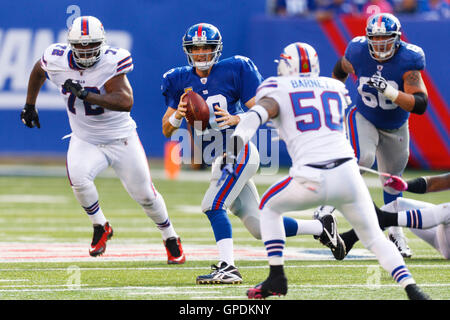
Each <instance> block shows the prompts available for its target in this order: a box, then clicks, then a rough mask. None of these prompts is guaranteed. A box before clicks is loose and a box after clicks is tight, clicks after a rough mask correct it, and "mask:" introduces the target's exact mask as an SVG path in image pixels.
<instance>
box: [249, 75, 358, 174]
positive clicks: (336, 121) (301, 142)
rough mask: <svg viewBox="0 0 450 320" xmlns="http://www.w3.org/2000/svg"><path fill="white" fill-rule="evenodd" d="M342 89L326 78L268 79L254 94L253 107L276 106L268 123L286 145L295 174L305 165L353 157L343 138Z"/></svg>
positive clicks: (344, 92)
mask: <svg viewBox="0 0 450 320" xmlns="http://www.w3.org/2000/svg"><path fill="white" fill-rule="evenodd" d="M347 94H348V91H347V89H346V88H345V85H344V84H343V83H342V82H340V81H338V80H335V79H332V78H327V77H314V78H310V77H295V76H293V77H271V78H268V79H266V80H265V81H264V82H263V83H262V84H261V85H260V86H259V87H258V90H257V92H256V103H258V101H259V100H261V99H262V98H263V97H269V98H273V99H274V100H275V101H277V102H278V105H279V106H280V111H279V114H278V116H277V117H276V118H274V119H272V121H273V124H274V126H275V127H276V128H277V129H278V131H279V135H280V138H281V139H283V140H284V141H285V142H286V146H287V150H288V152H289V155H290V157H291V159H292V164H293V165H292V169H293V170H294V173H293V174H295V171H296V170H297V169H300V167H302V166H304V165H305V164H314V163H319V162H323V161H327V160H333V159H339V158H347V157H352V158H353V157H354V156H355V155H354V152H353V149H352V147H351V145H350V142H349V141H348V140H347V138H346V133H345V126H344V110H345V108H346V107H347V102H346V97H345V96H346V95H347Z"/></svg>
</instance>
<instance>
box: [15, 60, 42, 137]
mask: <svg viewBox="0 0 450 320" xmlns="http://www.w3.org/2000/svg"><path fill="white" fill-rule="evenodd" d="M45 79H46V76H45V71H44V69H42V67H41V62H40V61H37V62H36V63H35V64H34V67H33V70H31V73H30V78H29V80H28V89H27V98H26V102H25V107H24V108H23V110H22V112H21V114H20V118H21V120H22V122H23V123H24V124H25V125H26V126H27V127H29V128H33V127H35V126H36V127H38V128H40V127H41V125H40V123H39V116H38V113H37V110H36V107H35V105H36V99H37V96H38V94H39V91H40V90H41V88H42V86H43V84H44V82H45Z"/></svg>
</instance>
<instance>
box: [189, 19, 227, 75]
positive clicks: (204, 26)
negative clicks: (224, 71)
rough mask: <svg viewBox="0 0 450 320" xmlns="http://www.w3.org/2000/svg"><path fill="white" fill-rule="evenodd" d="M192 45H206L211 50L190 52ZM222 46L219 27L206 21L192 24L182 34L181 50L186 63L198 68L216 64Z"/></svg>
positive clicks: (206, 67) (201, 68) (206, 68)
mask: <svg viewBox="0 0 450 320" xmlns="http://www.w3.org/2000/svg"><path fill="white" fill-rule="evenodd" d="M194 47H206V48H211V50H207V52H196V53H192V51H193V50H192V49H193V48H194ZM222 48H223V45H222V36H221V35H220V32H219V29H217V28H216V27H215V26H213V25H211V24H208V23H199V24H196V25H193V26H192V27H190V28H189V29H188V30H187V31H186V33H185V35H184V36H183V51H184V53H185V54H186V56H187V60H188V63H189V65H190V66H192V67H194V68H197V69H199V70H208V69H209V68H211V67H212V66H213V65H214V64H216V63H217V61H219V57H220V55H221V54H222Z"/></svg>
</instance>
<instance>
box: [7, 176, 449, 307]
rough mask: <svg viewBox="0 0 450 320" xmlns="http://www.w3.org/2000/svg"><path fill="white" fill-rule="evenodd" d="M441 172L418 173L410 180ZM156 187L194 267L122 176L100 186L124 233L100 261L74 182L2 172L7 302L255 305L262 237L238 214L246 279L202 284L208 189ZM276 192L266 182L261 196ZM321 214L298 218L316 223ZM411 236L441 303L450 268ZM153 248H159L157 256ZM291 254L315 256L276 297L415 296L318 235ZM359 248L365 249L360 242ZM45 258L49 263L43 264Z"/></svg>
mask: <svg viewBox="0 0 450 320" xmlns="http://www.w3.org/2000/svg"><path fill="white" fill-rule="evenodd" d="M438 173H439V172H427V173H425V172H420V171H409V172H407V173H406V175H405V176H406V177H412V176H418V175H423V174H428V175H433V174H438ZM154 183H155V185H156V187H157V188H158V190H159V192H160V193H161V194H162V195H163V196H164V198H165V200H166V204H167V207H168V210H169V215H170V218H171V221H172V223H173V224H174V226H175V229H176V231H177V232H178V234H179V235H180V236H181V238H182V241H183V245H184V247H185V250H186V252H187V253H192V256H191V257H190V256H189V254H187V262H186V264H184V265H182V266H173V265H170V266H169V265H167V264H166V261H165V258H166V257H165V251H164V248H163V245H162V241H161V236H160V233H159V231H158V229H156V227H155V226H154V225H153V223H152V221H151V220H150V219H149V218H147V216H146V215H145V213H144V212H143V211H142V209H141V208H140V207H139V205H137V204H136V203H135V202H134V201H133V200H132V199H131V198H130V196H129V195H128V194H127V193H126V192H125V190H124V189H123V187H122V185H121V183H120V181H119V180H117V179H114V178H106V177H100V178H98V179H97V180H96V184H97V187H98V190H99V194H100V204H101V206H102V208H103V212H104V213H105V216H106V217H107V219H108V220H109V221H110V223H111V225H112V226H113V228H114V232H115V235H114V237H113V239H112V240H111V241H110V242H108V249H107V252H106V254H105V255H104V256H102V257H99V258H90V257H89V256H88V246H89V243H90V241H91V237H92V227H91V223H90V220H89V219H88V217H87V216H86V214H85V213H84V211H83V210H82V209H81V208H80V206H79V205H78V203H77V202H76V200H75V198H74V196H73V194H72V190H71V188H70V186H69V183H68V181H67V179H66V178H65V177H60V176H55V177H38V176H34V177H32V176H0V261H1V262H0V299H1V300H9V299H14V300H24V299H32V300H37V299H44V300H49V299H50V300H60V299H77V300H88V299H100V300H124V299H125V300H142V299H152V300H189V299H194V300H215V299H221V300H228V299H232V300H236V299H246V296H245V291H246V289H247V288H248V287H250V286H253V285H255V284H256V283H258V282H260V281H262V280H264V279H265V278H266V276H267V273H268V267H267V262H266V260H265V258H264V256H263V255H261V252H264V248H263V246H262V243H261V242H260V241H257V240H254V239H253V238H252V237H251V236H250V234H249V233H248V232H247V230H246V229H244V227H243V226H242V224H241V223H240V221H239V220H238V219H237V218H236V217H234V216H231V221H232V224H233V235H234V241H235V249H236V250H237V251H239V250H240V251H239V252H240V254H239V257H243V258H240V259H237V261H236V264H237V266H238V267H239V269H240V271H241V273H242V275H243V278H244V283H243V284H242V285H221V286H205V285H203V286H199V285H196V284H195V278H196V276H197V275H200V274H206V273H209V270H210V269H209V268H210V265H211V264H213V263H217V260H216V259H217V256H216V255H215V251H214V248H215V246H214V244H215V242H214V236H213V233H212V230H211V228H210V225H209V221H208V220H207V218H206V216H204V214H202V213H201V211H200V209H199V206H200V203H201V200H202V197H203V193H204V191H205V190H206V189H207V186H208V183H207V182H205V181H198V182H193V181H168V180H164V179H154ZM268 186H269V185H268V184H259V185H258V189H259V191H260V194H262V193H263V192H264V191H265V190H266V188H267V187H268ZM370 190H371V193H372V196H373V199H374V200H375V202H376V203H377V204H382V191H381V189H380V188H371V189H370ZM405 196H409V197H413V198H415V199H418V200H424V201H428V202H431V203H442V202H448V201H449V199H450V192H448V191H446V192H440V193H432V194H427V195H413V194H408V193H405ZM311 213H312V211H311V212H300V213H290V214H289V215H291V216H293V217H296V218H304V219H311V218H312V217H311ZM338 223H339V230H340V231H345V230H348V228H349V224H348V223H347V222H346V221H345V220H344V219H343V218H342V217H340V216H339V217H338ZM405 233H406V235H407V237H408V238H409V245H410V247H411V249H412V250H413V258H411V259H408V260H406V265H407V266H408V268H409V269H410V271H411V272H412V274H413V276H414V278H415V279H416V281H417V283H418V284H420V285H421V286H422V287H423V289H424V290H425V291H426V292H427V293H429V295H430V296H431V297H432V298H433V299H439V300H448V299H450V264H449V262H448V261H447V260H444V259H443V258H442V257H441V255H440V254H439V253H438V252H437V251H436V250H434V249H433V248H432V247H430V246H429V245H428V244H426V243H425V242H423V241H422V240H420V239H419V238H417V237H415V236H414V235H413V234H412V233H411V232H410V231H409V230H406V229H405ZM147 248H148V250H149V252H150V251H151V252H152V254H149V255H148V259H147ZM286 249H287V250H290V251H289V252H293V253H296V252H300V251H301V252H304V253H305V254H306V258H302V259H289V258H287V260H286V272H287V276H288V279H289V292H288V294H287V296H286V297H282V298H275V299H281V300H282V299H286V300H291V299H292V300H347V299H350V300H378V299H382V300H385V299H386V300H387V299H406V295H405V293H404V291H403V290H402V289H401V288H400V287H399V286H398V285H396V284H395V283H394V282H393V280H392V279H391V277H390V276H389V275H388V274H387V273H386V272H385V271H384V270H383V269H381V267H379V265H378V263H377V261H376V260H375V259H373V257H370V256H369V257H367V256H364V254H363V255H362V256H361V257H362V258H361V259H358V256H357V255H356V256H354V257H353V258H351V259H345V260H344V261H335V260H334V259H332V256H331V254H330V253H329V252H328V251H327V249H326V248H324V247H323V246H322V245H321V244H320V243H319V242H317V241H316V240H314V239H313V238H312V237H311V236H299V237H296V238H288V240H287V244H286ZM355 249H358V250H356V251H355V252H361V253H364V252H365V250H364V249H363V247H362V246H361V245H360V244H358V245H356V247H355ZM2 250H3V253H2ZM302 250H303V251H302ZM138 251H139V252H138ZM200 252H202V254H200ZM108 253H110V254H111V255H110V256H108ZM114 253H117V254H116V255H114ZM197 253H199V255H197ZM253 253H255V256H256V258H255V256H252V255H251V254H253ZM309 253H312V254H311V255H310V256H311V257H312V258H311V259H308V254H309ZM366 253H367V252H366ZM249 254H250V255H249ZM35 255H39V257H40V259H34V257H35ZM314 257H319V258H317V259H316V258H314Z"/></svg>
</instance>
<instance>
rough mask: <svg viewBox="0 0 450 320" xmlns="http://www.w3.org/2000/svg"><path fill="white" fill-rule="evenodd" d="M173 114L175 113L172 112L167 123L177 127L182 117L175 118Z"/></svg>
mask: <svg viewBox="0 0 450 320" xmlns="http://www.w3.org/2000/svg"><path fill="white" fill-rule="evenodd" d="M175 114H176V112H174V113H172V115H171V116H170V117H169V123H170V124H171V125H172V126H173V127H175V128H179V127H180V126H181V122H183V118H181V119H177V118H175Z"/></svg>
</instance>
